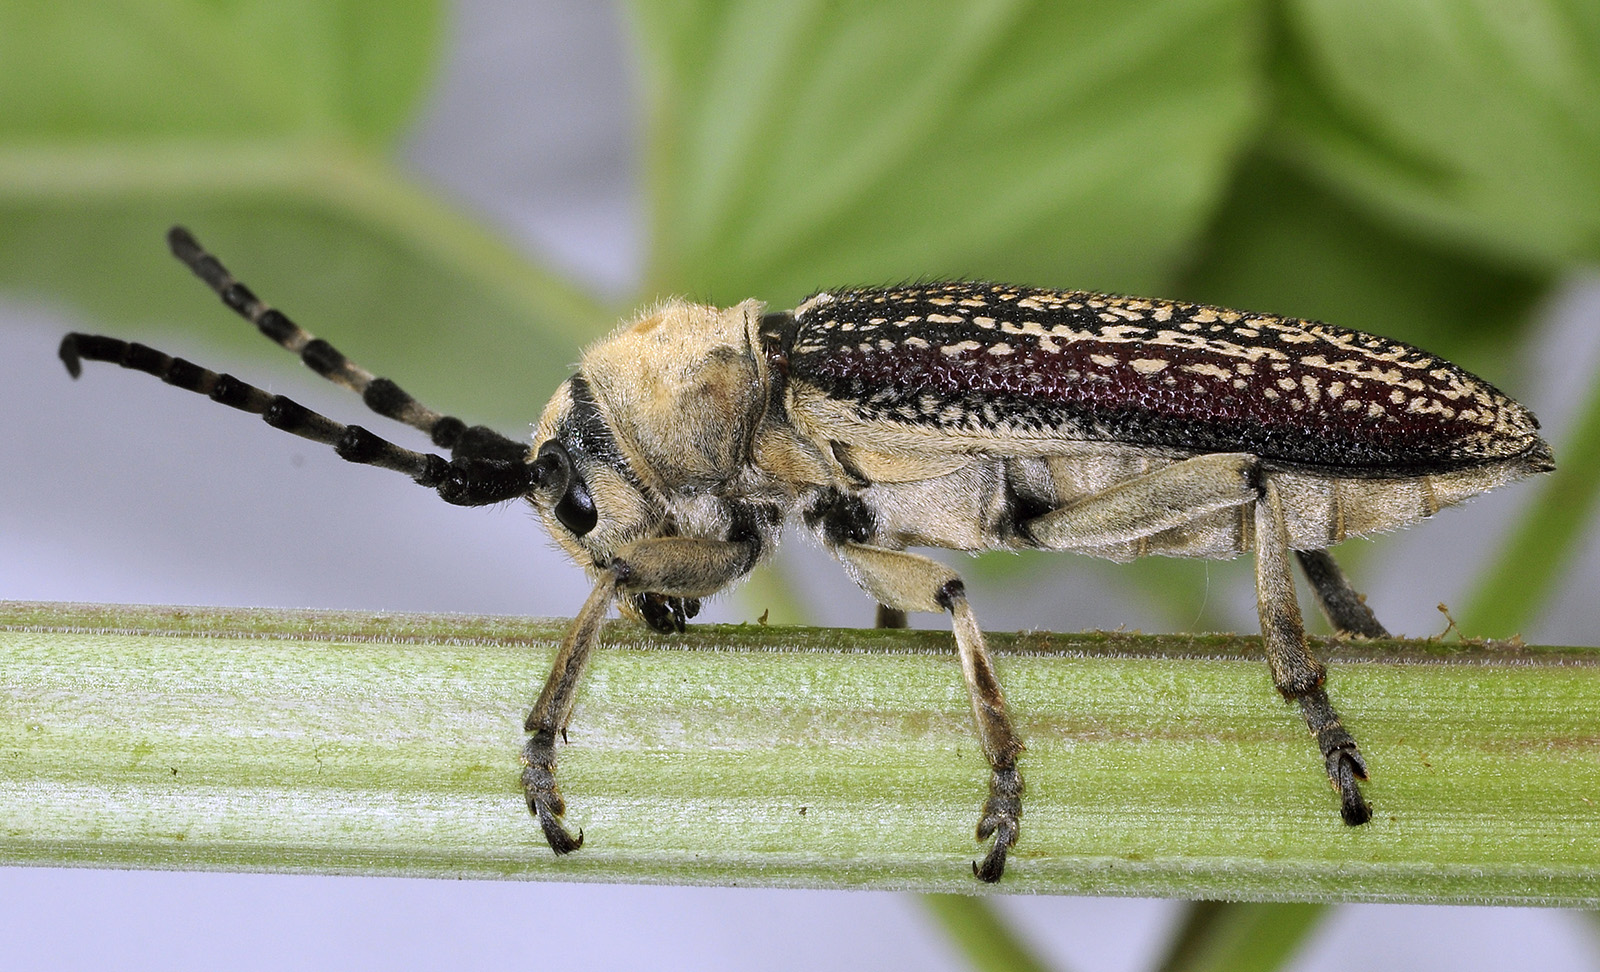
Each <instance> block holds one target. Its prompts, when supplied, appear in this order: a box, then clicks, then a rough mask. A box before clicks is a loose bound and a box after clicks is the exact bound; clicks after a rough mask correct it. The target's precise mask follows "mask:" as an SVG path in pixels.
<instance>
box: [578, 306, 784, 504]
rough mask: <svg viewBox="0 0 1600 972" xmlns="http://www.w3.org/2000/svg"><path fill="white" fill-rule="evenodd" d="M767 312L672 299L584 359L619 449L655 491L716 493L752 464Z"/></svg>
mask: <svg viewBox="0 0 1600 972" xmlns="http://www.w3.org/2000/svg"><path fill="white" fill-rule="evenodd" d="M761 311H762V304H761V303H760V302H759V301H754V300H747V301H745V302H744V303H742V304H739V305H737V306H735V307H729V308H726V309H719V308H716V307H709V306H706V305H703V304H692V303H689V302H687V301H683V300H670V301H667V302H665V303H663V304H660V305H658V306H657V307H654V308H652V309H650V310H649V311H646V312H645V313H644V314H642V315H641V316H640V317H638V318H636V319H635V320H634V321H632V322H630V323H629V324H627V325H626V326H624V327H623V328H622V329H621V330H619V331H617V332H616V333H614V334H612V335H611V336H609V337H607V338H605V339H604V340H602V341H600V342H599V343H597V344H595V345H594V346H593V347H591V348H589V350H588V351H586V352H585V353H584V356H583V373H584V374H585V375H586V376H587V377H588V380H589V383H590V385H591V386H592V387H593V389H594V393H595V398H596V400H597V401H598V402H599V404H600V406H601V407H602V408H603V409H604V410H605V411H606V413H607V415H608V418H609V419H610V425H611V428H612V429H613V430H614V432H615V433H616V435H617V439H618V444H619V445H620V446H621V447H622V449H623V450H624V451H625V452H626V453H629V457H628V458H629V459H630V460H631V463H632V464H633V465H634V467H635V470H636V471H637V472H638V473H639V475H640V476H642V477H647V478H653V479H654V480H655V482H654V483H652V484H651V485H653V486H656V487H658V488H660V487H667V488H688V489H690V490H694V489H703V488H709V487H712V486H714V485H716V484H719V483H724V482H727V481H728V480H730V479H734V478H736V477H738V476H739V475H740V473H741V472H742V471H743V470H744V469H745V467H746V466H747V465H748V463H749V455H750V439H751V436H752V435H753V434H754V430H755V427H756V423H757V422H758V421H759V420H760V417H761V410H762V408H763V406H764V404H765V395H764V394H763V393H762V391H761V388H760V376H759V373H758V370H757V366H756V362H755V359H754V357H753V356H752V354H751V351H750V345H749V339H748V337H747V334H748V333H749V331H750V330H751V327H752V324H753V322H757V321H759V320H760V318H761Z"/></svg>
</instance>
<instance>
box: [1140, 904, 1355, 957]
mask: <svg viewBox="0 0 1600 972" xmlns="http://www.w3.org/2000/svg"><path fill="white" fill-rule="evenodd" d="M1327 911H1328V908H1327V906H1326V905H1321V904H1275V903H1265V902H1239V901H1195V902H1191V903H1190V904H1189V906H1188V911H1187V912H1186V914H1185V915H1184V918H1183V923H1182V924H1181V925H1180V926H1179V928H1178V933H1177V935H1176V937H1175V938H1174V939H1173V942H1172V944H1171V946H1170V947H1169V948H1168V951H1167V955H1166V957H1165V958H1164V959H1163V960H1162V962H1161V964H1160V965H1159V966H1157V967H1156V968H1157V970H1158V972H1273V970H1274V969H1283V968H1288V966H1289V960H1290V959H1292V958H1294V956H1295V954H1296V953H1298V952H1299V951H1300V948H1301V946H1302V945H1303V944H1304V943H1305V940H1306V938H1307V937H1309V936H1310V934H1311V933H1312V932H1313V931H1315V930H1316V928H1317V926H1318V925H1319V924H1321V922H1322V918H1323V916H1324V915H1326V914H1327Z"/></svg>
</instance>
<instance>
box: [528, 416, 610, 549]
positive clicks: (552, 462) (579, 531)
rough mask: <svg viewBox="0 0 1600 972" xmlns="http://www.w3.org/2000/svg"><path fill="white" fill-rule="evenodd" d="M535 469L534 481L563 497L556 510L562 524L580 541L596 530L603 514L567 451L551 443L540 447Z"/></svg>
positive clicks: (552, 441)
mask: <svg viewBox="0 0 1600 972" xmlns="http://www.w3.org/2000/svg"><path fill="white" fill-rule="evenodd" d="M534 466H535V472H534V478H535V479H536V480H537V481H538V482H539V484H540V485H541V486H542V487H544V488H546V489H549V490H550V491H551V492H559V493H560V494H561V498H560V499H559V500H557V501H556V509H555V513H556V519H557V520H560V521H561V525H562V526H564V527H566V528H567V529H568V530H571V531H572V533H573V535H574V536H579V537H581V536H583V535H584V534H586V533H588V532H589V531H590V530H593V529H594V525H595V523H596V522H598V521H599V519H600V514H599V513H597V512H596V511H595V508H594V499H593V498H591V497H590V496H589V487H588V486H587V485H585V484H584V481H583V478H582V477H581V476H579V475H578V471H577V470H576V469H575V468H573V465H572V457H571V456H570V455H568V454H567V447H566V446H564V445H562V444H561V443H560V442H558V441H556V440H555V439H551V440H550V441H548V442H546V443H545V444H544V445H541V446H540V447H539V454H538V456H537V457H536V458H535V459H534Z"/></svg>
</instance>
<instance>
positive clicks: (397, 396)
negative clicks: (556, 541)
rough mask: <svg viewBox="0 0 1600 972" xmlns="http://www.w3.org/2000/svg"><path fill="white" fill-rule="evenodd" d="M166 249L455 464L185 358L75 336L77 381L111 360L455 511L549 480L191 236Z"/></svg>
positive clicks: (72, 357) (540, 466) (65, 352)
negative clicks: (316, 329)
mask: <svg viewBox="0 0 1600 972" xmlns="http://www.w3.org/2000/svg"><path fill="white" fill-rule="evenodd" d="M167 242H168V244H169V245H170V246H171V247H172V253H173V255H174V256H176V257H177V258H178V259H179V260H182V261H183V262H184V264H185V265H187V266H188V267H189V269H191V270H193V271H194V273H195V275H196V276H198V277H199V278H200V279H201V280H204V281H205V282H206V284H207V285H209V286H210V287H211V289H212V290H214V291H216V292H217V295H218V296H219V297H221V298H222V302H223V303H224V304H226V305H228V306H229V307H231V308H232V309H233V310H234V311H236V312H237V313H238V314H239V316H241V317H243V318H244V319H245V320H247V321H250V322H251V323H252V324H254V325H256V327H257V328H258V329H259V330H260V331H261V333H263V334H265V335H266V336H267V337H269V338H271V339H272V340H274V341H276V342H277V343H278V344H279V345H281V346H282V347H284V348H285V349H287V350H289V351H293V352H295V353H296V354H298V355H299V356H300V360H301V361H303V362H305V364H306V366H307V367H309V368H310V369H311V370H312V371H315V372H316V373H317V374H319V375H322V376H323V377H324V378H327V379H328V380H329V381H332V382H334V383H336V384H340V385H343V386H345V387H346V388H349V389H350V390H352V391H354V392H356V393H357V394H359V395H360V396H361V399H362V401H364V402H366V404H367V407H368V408H370V409H372V410H373V411H374V412H377V413H378V414H379V415H382V416H385V417H386V418H392V419H395V420H397V421H400V422H404V423H405V424H407V425H409V426H411V427H412V428H415V429H419V430H421V431H422V432H425V433H427V435H428V437H429V438H431V439H432V440H433V442H434V444H435V445H437V446H439V447H440V448H444V449H449V450H450V455H451V458H450V459H449V460H446V459H445V458H444V457H443V456H439V455H434V454H432V453H424V452H413V451H412V450H410V449H406V448H403V447H401V446H398V445H395V444H394V443H393V442H390V441H388V440H387V439H384V438H382V437H381V436H378V435H375V434H373V433H372V432H369V431H367V430H366V429H364V428H362V427H361V426H359V425H344V424H341V423H339V422H336V421H334V420H333V419H330V418H328V417H327V416H324V415H321V414H319V413H317V412H313V411H312V410H310V409H308V408H306V407H305V406H303V405H300V404H298V403H297V402H294V401H292V400H290V399H288V398H285V397H284V396H282V395H273V394H271V393H270V392H266V391H263V390H262V389H260V388H257V387H255V386H254V385H250V384H247V383H245V382H243V381H240V380H239V379H237V378H235V377H233V376H232V375H227V374H219V373H217V372H215V371H209V370H207V369H205V368H202V367H200V366H199V365H196V364H194V363H193V362H190V361H186V360H184V359H183V358H175V357H172V356H170V355H167V354H163V353H162V352H160V351H157V350H155V349H154V348H150V347H146V346H145V345H143V344H136V343H131V342H127V341H121V340H118V339H117V338H112V337H104V336H101V335H95V334H78V333H72V334H68V335H67V336H66V337H64V338H63V339H62V340H61V350H60V355H61V360H62V362H63V363H64V364H65V365H66V366H67V371H68V372H70V373H71V375H72V377H74V378H76V377H78V375H79V374H80V373H81V372H82V370H83V369H82V364H81V362H82V361H83V360H85V359H87V360H89V361H108V362H111V363H113V364H118V365H121V366H122V367H124V368H132V369H134V370H136V371H143V372H145V373H147V374H152V375H155V376H156V377H158V378H160V379H161V380H162V381H165V382H166V383H167V384H169V385H174V386H176V387H178V388H183V389H187V390H188V391H192V392H198V393H200V394H202V395H206V396H208V397H210V398H211V400H212V401H216V402H221V403H222V404H224V405H230V406H232V407H234V408H237V409H240V410H242V411H246V412H250V413H252V414H255V415H260V416H261V417H262V418H263V419H264V420H265V421H266V423H267V424H268V425H271V426H272V427H273V428H276V429H282V430H284V431H285V432H291V433H293V434H295V435H298V436H301V437H303V438H307V439H310V440H312V441H313V442H321V443H323V444H325V445H331V446H333V448H334V451H335V452H336V453H338V455H339V457H340V458H342V459H346V460H348V461H350V462H359V463H363V464H366V465H371V466H380V467H382V468H384V469H393V470H395V471H396V472H403V473H405V474H406V475H408V476H410V477H411V478H412V479H414V480H416V481H417V483H418V484H420V485H422V486H426V487H428V488H430V489H436V490H438V491H439V495H440V497H441V498H443V499H444V500H445V501H446V502H448V503H453V504H455V505H457V506H484V505H487V504H490V503H498V502H502V501H504V500H509V499H516V498H518V497H520V496H525V495H527V494H528V493H530V492H532V491H533V490H534V489H536V488H538V487H539V485H540V484H541V482H542V481H543V480H545V479H547V478H550V473H551V472H552V471H553V469H552V465H553V464H552V463H551V462H549V461H543V462H541V461H535V458H534V456H533V455H532V451H531V450H530V448H529V447H528V445H526V444H525V443H520V442H517V441H515V440H513V439H510V438H507V437H506V436H503V435H501V434H500V433H498V432H496V431H494V430H493V429H490V428H488V427H486V426H482V425H476V426H471V427H468V426H467V424H466V423H465V422H462V421H461V420H460V419H458V418H453V417H451V416H449V415H443V414H440V413H439V412H436V411H434V410H433V409H431V408H428V407H427V406H425V405H423V404H422V403H421V402H418V401H417V400H416V399H414V398H412V397H411V396H410V395H409V394H407V393H406V392H405V391H403V390H402V389H401V388H400V386H399V385H397V384H395V383H394V382H392V381H390V380H389V379H387V378H379V377H377V376H375V375H373V374H372V372H370V371H367V370H366V369H365V368H362V367H360V366H359V365H357V364H355V363H354V362H352V361H350V359H348V358H346V357H345V356H344V355H343V354H340V353H339V352H338V351H337V350H336V349H335V348H334V347H333V345H331V344H329V343H328V342H326V341H324V340H322V339H321V338H317V337H313V336H312V335H311V334H309V333H308V332H306V331H305V330H304V329H303V328H301V327H300V326H299V325H298V324H296V323H294V322H293V321H291V320H290V319H289V318H288V317H287V316H285V315H284V314H283V313H282V312H281V311H278V310H276V309H274V308H272V307H269V306H267V305H266V304H265V303H263V302H262V301H261V300H260V299H259V298H257V297H256V295H255V294H254V293H252V292H251V291H250V288H248V287H246V286H245V285H244V284H242V283H240V282H239V281H237V280H235V279H234V278H233V275H232V274H230V273H229V272H228V270H227V268H226V267H224V266H223V265H222V263H221V261H219V260H218V259H217V258H216V257H214V256H212V255H211V254H209V253H207V252H206V251H205V250H204V249H203V248H202V247H201V246H200V244H199V243H198V242H197V241H196V240H195V238H194V237H193V236H192V235H190V233H189V231H188V230H185V229H184V228H182V227H181V226H174V227H173V228H172V229H171V230H170V231H169V232H168V233H167Z"/></svg>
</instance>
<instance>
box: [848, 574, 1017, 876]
mask: <svg viewBox="0 0 1600 972" xmlns="http://www.w3.org/2000/svg"><path fill="white" fill-rule="evenodd" d="M833 550H834V553H835V554H836V555H837V556H838V557H839V559H840V561H841V562H843V564H844V565H845V568H846V569H847V570H848V571H849V572H850V575H851V576H852V577H853V578H854V579H855V581H856V583H857V584H859V585H861V587H862V589H864V590H865V591H866V592H867V593H868V594H871V595H872V596H873V597H875V598H877V599H878V603H879V604H880V605H884V606H886V607H888V608H889V609H890V610H891V611H897V612H903V611H933V612H940V611H948V612H950V621H951V627H952V628H953V629H954V632H955V639H956V650H957V651H958V652H959V653H960V655H961V674H962V677H963V678H964V680H965V681H966V684H967V696H968V699H969V701H970V702H971V704H972V717H973V720H974V722H976V724H977V727H978V741H979V743H980V744H981V745H982V746H983V754H984V756H985V757H987V758H988V760H989V797H988V799H986V800H985V801H984V804H983V814H982V816H981V817H980V818H979V819H978V831H977V833H978V839H979V840H988V839H989V838H990V837H993V838H994V845H993V846H992V847H990V849H989V853H988V854H986V855H985V856H984V858H983V861H982V863H978V862H976V861H975V862H973V865H972V873H973V874H976V875H977V876H978V878H979V879H981V880H983V881H988V882H991V883H992V882H995V881H998V880H1000V876H1001V875H1002V874H1003V873H1005V868H1006V854H1007V853H1008V852H1009V851H1010V850H1011V847H1012V845H1014V844H1015V843H1016V842H1017V836H1018V833H1019V832H1020V827H1021V819H1022V774H1021V773H1020V772H1018V770H1017V756H1018V755H1020V754H1021V753H1022V748H1023V747H1022V740H1021V739H1020V738H1019V737H1018V736H1017V733H1016V730H1015V729H1013V728H1012V726H1011V716H1010V715H1009V714H1008V713H1007V712H1006V699H1005V693H1004V692H1003V691H1002V690H1001V688H1000V678H999V676H998V675H997V674H996V673H995V670H994V662H993V660H991V659H990V657H989V649H988V646H987V645H986V644H985V643H984V638H983V630H982V629H981V628H979V627H978V619H977V617H976V616H975V615H974V614H973V613H972V607H971V605H969V604H968V603H967V592H966V585H964V584H963V583H962V581H961V578H960V576H958V575H957V574H956V572H955V571H953V570H951V569H950V568H948V567H946V566H945V565H943V564H941V563H939V562H938V561H935V560H929V559H928V558H927V557H922V556H919V555H917V554H912V553H906V552H905V551H902V550H890V549H888V548H885V547H874V546H869V545H867V544H860V543H842V544H837V545H835V546H834V547H833Z"/></svg>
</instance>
